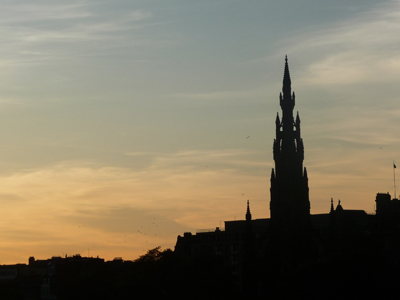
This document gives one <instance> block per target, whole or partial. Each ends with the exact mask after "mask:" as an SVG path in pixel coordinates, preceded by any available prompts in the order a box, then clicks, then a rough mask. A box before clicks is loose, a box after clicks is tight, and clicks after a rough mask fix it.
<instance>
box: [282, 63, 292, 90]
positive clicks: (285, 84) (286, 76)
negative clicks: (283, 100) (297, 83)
mask: <svg viewBox="0 0 400 300" xmlns="http://www.w3.org/2000/svg"><path fill="white" fill-rule="evenodd" d="M290 90H291V81H290V73H289V64H288V59H287V55H286V57H285V72H284V73H283V84H282V92H283V94H284V95H287V96H289V95H290Z"/></svg>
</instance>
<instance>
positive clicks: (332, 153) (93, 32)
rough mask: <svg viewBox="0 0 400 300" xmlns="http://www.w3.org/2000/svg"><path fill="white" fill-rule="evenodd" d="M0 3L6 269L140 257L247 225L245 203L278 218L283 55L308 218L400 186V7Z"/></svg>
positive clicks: (2, 258) (0, 174) (0, 252)
mask: <svg viewBox="0 0 400 300" xmlns="http://www.w3.org/2000/svg"><path fill="white" fill-rule="evenodd" d="M0 8H1V9H0V11H1V13H0V14H1V20H2V22H1V24H0V33H1V36H2V38H1V39H0V43H2V44H1V47H0V49H1V50H0V78H1V84H0V137H1V138H0V206H1V210H0V264H12V263H26V262H27V258H28V257H30V256H35V257H36V258H38V259H45V258H49V257H52V256H61V257H64V256H65V254H68V255H75V254H81V255H82V256H87V255H88V254H90V256H93V257H97V256H99V257H102V258H104V259H106V260H112V259H114V257H116V256H118V257H123V259H125V260H133V259H135V258H137V257H139V256H140V255H142V254H143V253H146V251H147V250H148V249H153V248H155V247H157V246H160V245H161V246H162V247H163V248H172V247H173V246H174V244H175V242H176V235H177V234H179V233H182V232H186V231H190V232H195V231H196V230H197V229H209V228H215V227H217V226H219V225H220V223H221V222H222V221H223V220H235V219H237V220H240V219H241V218H242V216H243V205H244V203H246V201H247V200H248V199H249V200H250V202H251V206H252V214H253V218H255V219H257V218H264V217H269V197H270V194H269V176H270V170H271V168H273V167H274V163H273V159H272V158H273V149H272V147H271V141H272V140H273V138H274V137H275V131H274V130H273V129H272V130H271V124H273V122H274V121H275V118H276V111H277V109H276V97H277V95H276V91H279V90H280V88H281V83H282V82H281V77H282V64H281V61H282V57H283V56H284V55H285V54H288V57H289V58H290V63H291V76H292V78H293V79H295V82H296V87H295V90H296V96H298V97H299V99H301V101H300V102H299V103H297V104H296V109H298V110H299V111H300V112H301V120H302V123H301V127H302V138H303V139H304V141H305V143H306V154H305V161H306V165H307V171H308V177H309V188H310V195H309V198H310V201H311V208H310V210H311V213H312V214H316V213H324V212H326V210H327V207H329V205H330V199H331V198H334V199H335V201H337V200H338V199H341V201H342V205H343V207H345V208H347V209H352V208H353V209H363V210H366V211H367V212H373V211H374V210H375V208H374V200H375V195H376V193H377V192H382V193H387V192H389V193H390V194H393V170H392V162H393V160H394V161H395V162H398V161H399V157H398V150H397V149H399V146H400V145H399V144H400V141H399V139H398V134H397V131H398V128H399V126H400V123H399V122H400V121H399V120H400V118H399V116H400V107H399V104H398V99H397V97H398V94H399V92H400V91H399V87H398V84H397V81H398V74H399V73H400V67H399V66H400V58H399V57H398V54H397V50H396V49H398V44H400V41H399V40H398V34H397V32H398V30H397V29H398V26H399V25H400V20H399V18H398V17H397V13H399V12H400V5H399V4H398V3H397V2H392V1H380V3H379V4H374V3H370V2H368V3H367V1H366V2H364V1H363V2H362V3H348V1H336V2H335V3H330V4H319V5H314V4H313V3H311V2H310V3H302V4H300V3H298V2H296V1H285V2H284V3H281V2H279V3H270V2H269V1H255V2H254V3H252V4H251V5H249V4H248V2H245V1H228V0H226V1H225V0H223V1H216V2H207V1H206V2H202V3H186V2H183V1H180V0H179V1H178V0H172V1H169V2H168V3H165V1H158V0H157V1H152V2H149V1H141V0H140V1H134V3H133V2H132V1H127V0H123V1H119V2H118V3H114V2H101V3H99V1H94V0H89V1H86V2H85V3H84V4H82V3H80V2H78V1H72V2H69V3H68V4H63V3H49V2H48V1H39V2H36V3H35V4H32V3H23V2H17V3H14V2H13V3H10V2H9V1H0ZM153 222H154V223H153Z"/></svg>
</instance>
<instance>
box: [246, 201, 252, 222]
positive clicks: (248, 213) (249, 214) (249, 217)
mask: <svg viewBox="0 0 400 300" xmlns="http://www.w3.org/2000/svg"><path fill="white" fill-rule="evenodd" d="M246 221H251V213H250V201H249V200H247V211H246Z"/></svg>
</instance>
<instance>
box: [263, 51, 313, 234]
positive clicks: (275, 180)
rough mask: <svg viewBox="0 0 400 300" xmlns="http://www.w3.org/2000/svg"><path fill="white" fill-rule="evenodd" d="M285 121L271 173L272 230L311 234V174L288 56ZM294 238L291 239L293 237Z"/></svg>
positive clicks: (276, 142)
mask: <svg viewBox="0 0 400 300" xmlns="http://www.w3.org/2000/svg"><path fill="white" fill-rule="evenodd" d="M279 102H280V106H281V108H282V117H281V118H279V113H278V114H277V116H276V120H275V125H276V138H275V140H274V145H273V153H274V161H275V168H274V169H272V172H271V202H270V210H271V226H272V229H273V230H274V231H275V232H276V233H278V232H279V233H284V232H291V233H292V234H295V235H297V234H298V233H300V232H303V233H306V232H311V221H310V201H309V196H308V178H307V170H306V168H303V160H304V146H303V139H302V138H301V135H300V117H299V113H298V112H297V115H296V119H294V117H293V108H294V106H295V94H294V92H293V93H292V91H291V81H290V73H289V65H288V60H287V56H286V58H285V71H284V75H283V85H282V93H281V94H280V96H279ZM292 234H290V235H292Z"/></svg>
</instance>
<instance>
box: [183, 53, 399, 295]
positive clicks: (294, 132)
mask: <svg viewBox="0 0 400 300" xmlns="http://www.w3.org/2000/svg"><path fill="white" fill-rule="evenodd" d="M279 103H280V107H281V109H282V115H281V118H280V116H279V113H278V114H277V116H276V120H275V132H276V137H275V139H274V142H273V159H274V162H275V168H273V169H272V172H271V188H270V216H271V217H270V218H269V219H268V218H265V219H257V220H253V219H252V218H251V213H250V204H249V201H248V202H247V209H246V213H245V214H244V217H245V218H244V220H235V221H225V229H224V230H222V229H221V228H218V227H217V228H216V230H209V231H207V232H204V231H199V232H197V233H196V234H192V233H189V232H186V233H184V235H183V236H178V238H177V243H176V246H175V253H176V254H177V255H180V256H183V257H187V258H194V257H199V256H210V255H211V256H214V257H219V258H220V260H221V261H223V262H224V263H225V264H226V265H227V266H229V267H230V269H231V271H232V274H233V275H234V277H235V280H236V283H237V284H238V286H239V287H240V290H241V291H242V293H243V295H244V297H245V298H247V299H259V298H264V297H265V296H269V297H270V298H272V299H284V298H285V296H287V297H288V298H289V299H293V297H298V296H299V295H298V294H293V295H291V294H290V292H288V291H290V290H296V287H298V288H299V290H301V291H304V293H305V294H304V296H305V297H309V296H310V295H314V296H313V297H315V298H316V299H325V297H326V296H329V295H330V294H332V295H333V296H332V297H333V298H332V299H336V298H341V299H351V298H354V297H355V294H357V293H358V294H363V292H361V291H359V290H358V289H359V287H360V285H363V284H368V282H369V283H370V284H371V286H372V285H373V287H374V289H373V290H374V291H375V292H376V294H377V295H380V296H382V295H386V294H387V293H388V291H390V289H387V288H385V289H384V288H382V284H386V285H387V284H390V283H391V282H392V280H393V278H398V279H400V278H399V275H398V274H399V270H400V201H399V200H397V199H391V196H390V195H389V194H388V193H387V194H382V193H378V194H377V195H376V200H375V201H376V214H367V213H366V212H365V211H364V210H353V209H351V210H349V209H345V208H344V207H343V206H342V204H341V201H340V200H339V201H338V204H337V206H336V208H334V203H333V199H331V203H330V210H329V202H328V201H327V213H325V214H314V215H311V214H310V200H309V187H308V176H307V170H306V168H305V167H304V166H303V161H304V145H303V140H302V138H301V131H300V116H299V113H298V112H297V115H296V118H294V113H293V111H294V107H295V94H294V92H293V93H292V91H291V79H290V72H289V65H288V59H287V57H286V58H285V67H284V75H283V84H282V92H281V94H280V95H279ZM366 266H368V267H366ZM339 267H340V268H341V269H338V268H339ZM373 272H375V273H373ZM382 272H383V273H385V274H386V275H385V276H383V277H382V276H381V277H379V278H376V274H380V273H382ZM372 273H373V274H372ZM293 274H297V275H293ZM352 274H353V275H354V274H357V275H354V276H358V277H357V278H359V279H358V281H357V280H356V281H354V280H353V281H354V284H353V285H350V286H347V289H350V290H351V291H350V292H349V293H347V294H342V293H341V292H342V287H341V286H340V284H338V285H337V286H336V290H335V289H332V287H331V285H330V283H329V280H328V279H330V280H335V278H334V277H335V276H337V277H339V276H342V277H344V278H345V277H348V276H352ZM388 274H392V275H393V274H397V275H393V276H392V277H390V279H388V276H389V275H388ZM367 275H371V276H367ZM292 276H294V277H292ZM366 276H367V277H366ZM324 277H325V278H326V279H327V281H321V278H324ZM360 278H362V279H360ZM383 278H385V280H383ZM312 281H314V284H312V285H310V282H312ZM382 282H384V283H382ZM315 283H318V284H317V285H315ZM274 292H275V294H274ZM370 292H371V291H370ZM318 293H319V294H320V295H319V296H315V295H316V294H318ZM324 293H325V294H324ZM372 294H373V293H369V294H368V293H365V297H366V298H369V297H370V296H371V295H372ZM374 295H375V294H374Z"/></svg>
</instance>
